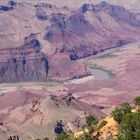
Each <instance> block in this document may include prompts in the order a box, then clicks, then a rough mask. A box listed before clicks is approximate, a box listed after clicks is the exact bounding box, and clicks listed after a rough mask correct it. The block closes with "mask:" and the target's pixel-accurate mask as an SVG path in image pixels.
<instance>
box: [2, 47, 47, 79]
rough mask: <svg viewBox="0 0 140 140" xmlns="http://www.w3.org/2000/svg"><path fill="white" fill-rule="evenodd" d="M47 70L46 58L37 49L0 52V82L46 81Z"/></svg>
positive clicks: (4, 50) (15, 49)
mask: <svg viewBox="0 0 140 140" xmlns="http://www.w3.org/2000/svg"><path fill="white" fill-rule="evenodd" d="M48 70H49V64H48V60H47V57H46V56H45V55H44V54H43V53H41V52H40V51H39V50H37V49H33V48H14V49H3V50H1V51H0V82H19V81H46V80H47V75H48Z"/></svg>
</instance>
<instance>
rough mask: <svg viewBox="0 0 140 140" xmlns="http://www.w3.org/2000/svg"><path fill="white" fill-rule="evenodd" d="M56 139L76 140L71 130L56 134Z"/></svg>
mask: <svg viewBox="0 0 140 140" xmlns="http://www.w3.org/2000/svg"><path fill="white" fill-rule="evenodd" d="M55 140H74V136H73V133H71V132H62V133H61V134H58V135H57V136H56V138H55Z"/></svg>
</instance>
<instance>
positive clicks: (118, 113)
mask: <svg viewBox="0 0 140 140" xmlns="http://www.w3.org/2000/svg"><path fill="white" fill-rule="evenodd" d="M130 112H131V106H130V105H129V104H128V103H123V104H121V105H119V106H118V107H117V108H116V109H115V110H114V111H113V112H112V116H113V117H114V119H115V121H117V122H118V123H120V122H121V121H122V118H123V116H124V115H125V114H127V113H130Z"/></svg>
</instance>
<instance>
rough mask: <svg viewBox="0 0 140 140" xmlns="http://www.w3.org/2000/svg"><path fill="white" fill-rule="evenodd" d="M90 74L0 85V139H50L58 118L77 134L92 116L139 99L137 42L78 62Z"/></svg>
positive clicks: (101, 114)
mask: <svg viewBox="0 0 140 140" xmlns="http://www.w3.org/2000/svg"><path fill="white" fill-rule="evenodd" d="M78 61H80V62H79V63H81V64H84V65H85V66H86V67H87V69H88V71H89V72H90V73H91V75H88V76H86V77H82V78H77V79H69V80H63V81H55V80H48V81H47V82H28V83H27V82H26V83H23V82H22V83H13V84H1V85H0V123H1V125H0V140H5V139H8V137H9V136H10V135H18V136H19V137H20V139H21V140H29V139H30V140H34V139H35V138H44V137H46V136H47V137H49V138H50V140H54V138H55V132H54V128H55V125H56V122H57V121H60V120H62V121H63V123H64V125H65V129H71V130H73V131H74V132H77V131H78V130H79V129H80V128H81V126H82V125H83V123H84V118H85V116H86V115H87V114H89V113H91V114H93V115H95V116H96V117H98V118H99V119H101V118H104V117H105V116H106V115H108V114H109V113H110V112H111V111H112V110H113V109H114V107H115V106H117V105H118V104H120V103H123V102H130V103H132V101H133V99H134V98H135V97H136V96H139V95H140V78H139V75H140V63H139V62H140V42H137V43H130V44H127V45H124V46H123V47H119V48H113V49H110V50H107V51H104V52H101V53H99V54H97V55H95V56H90V57H87V58H84V59H80V60H78Z"/></svg>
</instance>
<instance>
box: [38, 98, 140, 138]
mask: <svg viewBox="0 0 140 140" xmlns="http://www.w3.org/2000/svg"><path fill="white" fill-rule="evenodd" d="M134 102H135V106H134V107H135V108H136V106H140V97H136V98H135V100H134ZM131 107H132V106H131V105H130V104H128V103H123V104H121V105H119V106H118V107H117V108H116V109H115V110H114V111H113V112H112V116H113V117H114V119H115V120H116V121H117V122H118V124H119V126H118V127H119V135H118V136H117V138H115V139H114V138H113V137H112V135H108V136H106V140H140V110H139V109H136V111H135V112H132V111H131V110H132V108H131ZM106 124H107V122H106V121H100V122H98V119H97V118H96V117H94V116H92V115H89V116H87V117H86V123H85V125H84V126H83V132H84V133H83V134H81V135H79V136H78V137H75V136H74V133H73V132H71V131H68V132H66V131H64V132H62V133H61V134H58V135H57V136H56V138H55V140H101V139H99V134H98V132H99V130H100V129H101V128H102V127H103V126H105V125H106ZM86 129H88V131H85V130H86ZM94 132H97V135H96V136H94V137H93V133H94ZM36 140H41V139H36ZM43 140H49V139H48V138H44V139H43Z"/></svg>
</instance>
